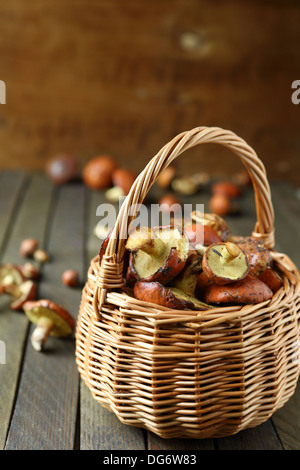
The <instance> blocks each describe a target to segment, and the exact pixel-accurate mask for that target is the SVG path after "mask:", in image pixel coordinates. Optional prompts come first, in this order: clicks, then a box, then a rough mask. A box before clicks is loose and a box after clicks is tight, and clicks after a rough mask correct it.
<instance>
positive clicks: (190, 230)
mask: <svg viewBox="0 0 300 470" xmlns="http://www.w3.org/2000/svg"><path fill="white" fill-rule="evenodd" d="M184 231H185V233H186V235H187V237H188V239H189V242H190V245H191V246H192V247H194V248H195V247H197V245H201V246H209V245H211V244H212V243H221V242H222V240H221V238H220V236H219V235H218V234H217V232H216V231H215V230H214V229H213V228H212V227H210V226H209V225H202V224H200V223H192V224H191V225H189V226H188V227H186V228H185V229H184ZM196 249H197V248H196Z"/></svg>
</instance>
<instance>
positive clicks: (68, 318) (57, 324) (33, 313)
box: [23, 299, 75, 337]
mask: <svg viewBox="0 0 300 470" xmlns="http://www.w3.org/2000/svg"><path fill="white" fill-rule="evenodd" d="M23 310H24V312H25V314H26V316H27V317H28V319H29V320H30V321H31V322H32V323H33V324H34V325H37V324H38V322H39V320H40V318H44V317H46V318H49V319H50V320H52V321H53V323H54V326H53V328H52V330H51V332H50V335H51V336H56V337H63V336H69V335H71V334H72V333H73V331H74V329H75V320H74V318H73V317H72V315H71V314H70V313H69V312H68V310H66V309H65V308H63V307H61V306H60V305H58V304H56V303H55V302H53V301H51V300H48V299H40V300H36V301H31V300H29V301H27V302H25V304H24V305H23Z"/></svg>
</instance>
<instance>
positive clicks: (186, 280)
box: [172, 253, 202, 296]
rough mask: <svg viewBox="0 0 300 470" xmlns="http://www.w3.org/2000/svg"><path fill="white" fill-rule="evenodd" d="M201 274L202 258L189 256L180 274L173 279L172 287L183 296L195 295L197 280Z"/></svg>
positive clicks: (194, 255) (195, 255) (196, 255)
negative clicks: (183, 294)
mask: <svg viewBox="0 0 300 470" xmlns="http://www.w3.org/2000/svg"><path fill="white" fill-rule="evenodd" d="M201 272H202V257H201V256H199V255H198V254H196V253H192V254H190V255H189V257H188V259H187V260H186V263H185V266H184V268H183V270H182V271H181V272H180V274H179V275H178V276H177V277H175V279H174V280H173V282H172V285H173V286H174V287H176V288H177V289H179V290H181V291H182V292H184V293H185V294H189V295H192V296H194V295H195V288H196V285H197V281H198V278H199V276H200V274H201Z"/></svg>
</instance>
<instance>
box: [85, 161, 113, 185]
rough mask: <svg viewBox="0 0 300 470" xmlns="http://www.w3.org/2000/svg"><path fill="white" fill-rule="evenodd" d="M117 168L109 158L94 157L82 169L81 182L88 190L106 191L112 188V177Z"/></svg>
mask: <svg viewBox="0 0 300 470" xmlns="http://www.w3.org/2000/svg"><path fill="white" fill-rule="evenodd" d="M117 167H118V164H117V162H116V161H115V160H114V159H113V158H112V157H110V156H106V155H101V156H99V157H94V158H92V159H91V160H90V161H89V162H87V164H86V165H85V167H84V168H83V172H82V178H83V181H84V183H85V184H86V186H88V187H89V188H90V189H96V190H97V189H107V188H109V187H110V186H112V175H113V172H114V170H115V169H116V168H117Z"/></svg>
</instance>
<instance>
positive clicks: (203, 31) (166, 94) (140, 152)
mask: <svg viewBox="0 0 300 470" xmlns="http://www.w3.org/2000/svg"><path fill="white" fill-rule="evenodd" d="M299 23H300V3H299V0H282V1H279V0H275V1H264V2H261V1H259V0H245V1H243V2H239V1H238V0H219V1H215V2H211V1H209V0H173V1H171V0H152V1H151V2H142V1H140V0H126V1H124V0H88V1H87V0H64V1H60V2H59V1H57V0H56V1H53V0H30V2H29V1H28V2H24V1H22V0H10V1H3V2H1V3H0V25H1V26H0V28H1V29H0V37H1V41H0V79H1V80H4V81H5V83H6V87H7V96H6V104H5V105H0V167H1V168H20V167H23V168H28V169H41V168H43V167H44V164H45V161H46V160H47V159H48V158H50V157H51V156H52V155H54V154H56V153H57V152H61V151H67V152H71V153H73V154H74V155H76V156H77V157H78V159H79V160H80V161H81V162H82V165H83V164H84V162H85V161H87V160H88V159H89V158H91V157H93V156H95V155H96V154H100V153H110V154H112V155H114V156H115V157H116V158H117V159H118V160H119V161H120V162H122V163H124V162H126V165H127V166H128V167H130V168H135V169H137V170H138V171H139V170H141V169H142V168H143V167H144V165H145V163H146V162H148V160H149V159H150V158H151V157H152V156H153V155H154V154H155V153H156V152H157V151H158V150H159V149H160V148H161V147H162V146H163V145H164V144H165V143H167V142H168V141H169V140H170V139H171V138H172V137H174V136H175V135H176V134H177V133H179V132H181V131H183V130H187V129H190V128H192V127H195V126H198V125H209V126H210V125H212V126H214V125H216V126H221V127H225V128H229V129H232V130H233V131H235V132H236V133H238V134H239V135H241V136H242V137H243V138H245V139H246V140H247V141H248V143H249V144H250V145H252V146H253V147H254V148H255V149H256V150H257V152H258V154H259V156H260V157H261V159H262V160H263V161H264V163H265V165H266V167H267V171H268V174H269V177H270V178H278V177H279V178H282V177H283V178H285V179H287V180H290V181H291V182H294V183H296V184H300V177H299V175H300V158H299V153H300V133H299V124H300V121H299V115H300V105H298V106H297V105H294V104H293V103H292V101H291V95H292V90H291V84H292V82H293V81H294V80H296V79H300V48H299V40H300V28H299ZM223 154H224V155H223ZM220 156H222V158H220ZM178 165H179V168H180V169H182V170H184V171H185V172H189V171H191V170H194V168H195V166H196V165H197V166H198V168H199V169H205V170H208V171H210V172H212V173H213V174H219V173H222V172H225V173H231V172H232V171H233V169H238V168H239V165H240V163H239V162H238V161H236V160H235V159H234V158H232V156H231V155H228V157H227V153H226V150H224V149H220V148H219V147H218V148H214V147H213V146H211V147H209V148H208V147H203V148H201V149H199V148H197V149H195V151H190V153H189V155H188V156H185V159H184V163H183V161H182V160H181V161H179V162H178Z"/></svg>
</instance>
